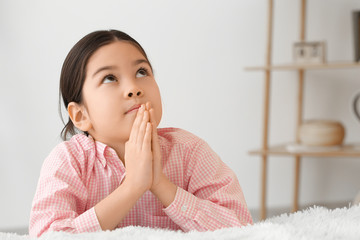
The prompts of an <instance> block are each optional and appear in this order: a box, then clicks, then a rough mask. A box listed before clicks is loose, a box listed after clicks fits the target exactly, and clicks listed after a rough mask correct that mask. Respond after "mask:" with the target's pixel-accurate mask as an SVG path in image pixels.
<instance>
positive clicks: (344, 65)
mask: <svg viewBox="0 0 360 240" xmlns="http://www.w3.org/2000/svg"><path fill="white" fill-rule="evenodd" d="M339 68H360V63H357V62H334V63H323V64H283V65H274V66H271V65H270V66H254V67H246V68H245V70H247V71H265V70H269V71H286V70H288V71H293V70H311V69H314V70H315V69H339Z"/></svg>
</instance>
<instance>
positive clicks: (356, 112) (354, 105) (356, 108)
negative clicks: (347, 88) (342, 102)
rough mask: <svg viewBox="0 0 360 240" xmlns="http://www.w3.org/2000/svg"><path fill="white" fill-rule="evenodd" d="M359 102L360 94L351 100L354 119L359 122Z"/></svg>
mask: <svg viewBox="0 0 360 240" xmlns="http://www.w3.org/2000/svg"><path fill="white" fill-rule="evenodd" d="M359 100H360V92H359V93H357V94H356V95H355V97H354V100H353V110H354V113H355V116H356V118H357V119H358V120H359V121H360V106H359V105H358V102H359Z"/></svg>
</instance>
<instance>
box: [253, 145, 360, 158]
mask: <svg viewBox="0 0 360 240" xmlns="http://www.w3.org/2000/svg"><path fill="white" fill-rule="evenodd" d="M286 146H287V144H282V145H277V146H273V147H270V148H269V149H268V150H264V149H258V150H252V151H250V152H249V154H252V155H278V156H303V157H360V144H346V145H343V146H342V147H341V148H339V149H337V150H331V151H307V152H306V151H298V152H293V151H291V152H290V151H288V150H287V147H286Z"/></svg>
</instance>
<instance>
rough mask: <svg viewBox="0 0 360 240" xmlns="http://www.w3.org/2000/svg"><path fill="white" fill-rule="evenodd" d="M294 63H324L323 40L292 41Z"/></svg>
mask: <svg viewBox="0 0 360 240" xmlns="http://www.w3.org/2000/svg"><path fill="white" fill-rule="evenodd" d="M293 48H294V62H295V63H308V64H312V63H325V41H322V42H296V43H294V46H293Z"/></svg>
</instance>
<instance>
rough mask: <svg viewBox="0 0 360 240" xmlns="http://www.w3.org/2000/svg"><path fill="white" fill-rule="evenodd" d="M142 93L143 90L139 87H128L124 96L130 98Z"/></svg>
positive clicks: (139, 95)
mask: <svg viewBox="0 0 360 240" xmlns="http://www.w3.org/2000/svg"><path fill="white" fill-rule="evenodd" d="M143 94H144V92H143V91H142V90H141V89H139V88H134V89H130V90H129V91H127V93H126V98H132V97H135V96H137V97H141V96H142V95H143Z"/></svg>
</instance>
